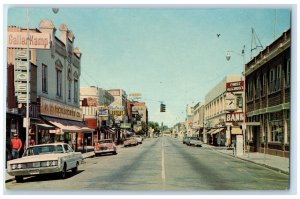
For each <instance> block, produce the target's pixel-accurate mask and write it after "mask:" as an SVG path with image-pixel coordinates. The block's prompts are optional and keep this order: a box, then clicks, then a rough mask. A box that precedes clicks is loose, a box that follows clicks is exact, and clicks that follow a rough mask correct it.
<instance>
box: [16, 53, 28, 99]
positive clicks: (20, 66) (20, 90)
mask: <svg viewBox="0 0 300 199" xmlns="http://www.w3.org/2000/svg"><path fill="white" fill-rule="evenodd" d="M14 52H15V68H14V83H15V96H16V97H17V102H18V103H19V104H21V103H26V102H27V77H28V74H27V69H28V66H29V65H28V62H27V53H28V51H27V50H23V49H15V50H14ZM28 86H29V85H28ZM29 91H30V86H29Z"/></svg>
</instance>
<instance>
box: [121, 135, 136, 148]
mask: <svg viewBox="0 0 300 199" xmlns="http://www.w3.org/2000/svg"><path fill="white" fill-rule="evenodd" d="M123 144H124V147H127V146H136V145H138V142H137V140H136V139H135V138H133V137H129V138H125V140H124V142H123Z"/></svg>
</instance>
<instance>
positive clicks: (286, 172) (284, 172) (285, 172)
mask: <svg viewBox="0 0 300 199" xmlns="http://www.w3.org/2000/svg"><path fill="white" fill-rule="evenodd" d="M207 148H210V149H211V150H212V151H216V152H218V153H221V154H224V155H228V156H231V157H233V158H237V159H240V160H243V161H247V162H251V163H254V164H256V165H260V166H263V167H266V168H268V169H272V170H275V171H277V172H280V173H283V174H286V175H289V174H290V172H288V171H284V170H282V169H279V168H276V167H273V166H270V165H267V164H263V163H258V162H255V161H253V160H248V159H244V158H240V157H237V156H234V155H231V154H228V153H222V152H220V151H219V150H215V149H214V148H213V147H207Z"/></svg>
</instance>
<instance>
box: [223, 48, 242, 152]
mask: <svg viewBox="0 0 300 199" xmlns="http://www.w3.org/2000/svg"><path fill="white" fill-rule="evenodd" d="M231 53H235V54H237V55H240V56H242V57H243V74H242V78H243V80H244V88H243V115H244V118H243V125H242V133H243V137H244V139H243V154H244V155H245V151H246V107H245V104H246V88H245V86H246V81H245V80H246V74H245V45H244V47H243V49H242V52H241V53H238V52H235V51H232V50H228V51H227V53H226V60H227V61H229V60H230V58H231Z"/></svg>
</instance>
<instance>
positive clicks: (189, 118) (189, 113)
mask: <svg viewBox="0 0 300 199" xmlns="http://www.w3.org/2000/svg"><path fill="white" fill-rule="evenodd" d="M185 111H186V119H185V126H186V136H189V137H191V136H194V131H193V129H192V127H193V120H194V119H193V107H192V106H190V105H186V110H185Z"/></svg>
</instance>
